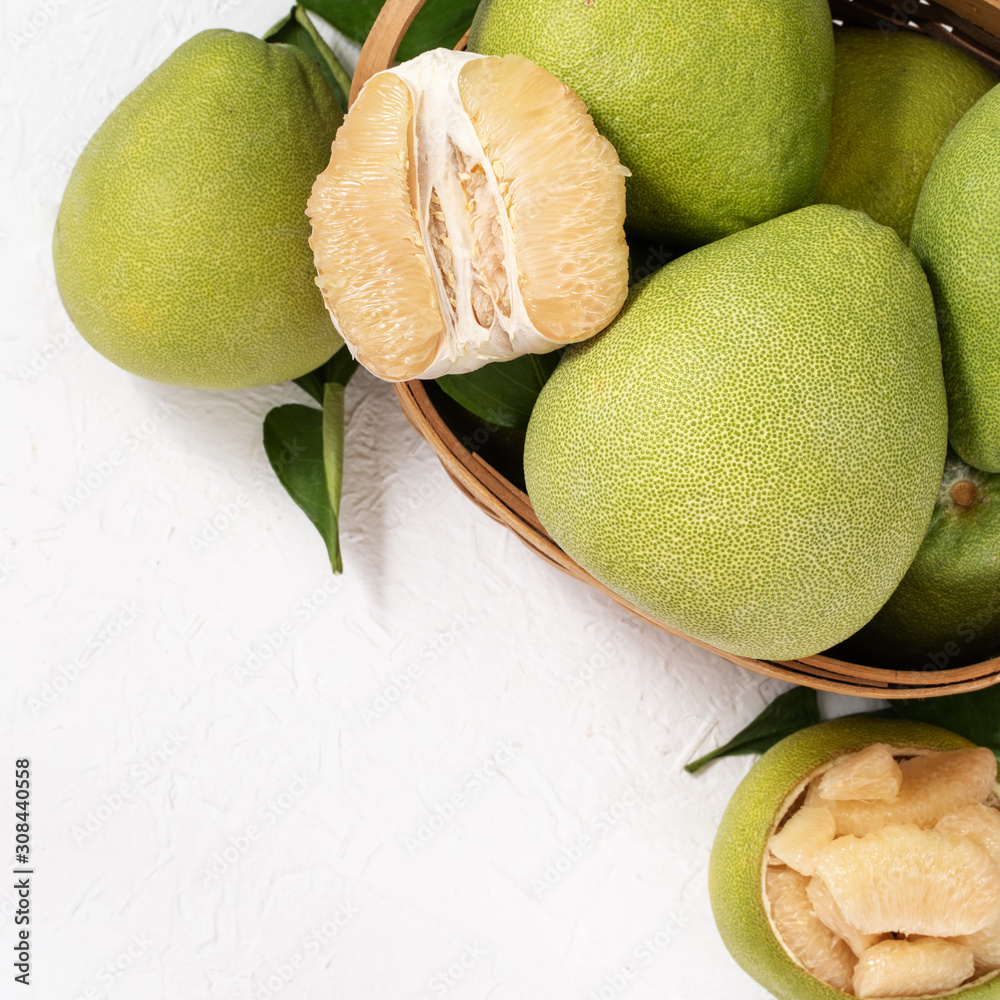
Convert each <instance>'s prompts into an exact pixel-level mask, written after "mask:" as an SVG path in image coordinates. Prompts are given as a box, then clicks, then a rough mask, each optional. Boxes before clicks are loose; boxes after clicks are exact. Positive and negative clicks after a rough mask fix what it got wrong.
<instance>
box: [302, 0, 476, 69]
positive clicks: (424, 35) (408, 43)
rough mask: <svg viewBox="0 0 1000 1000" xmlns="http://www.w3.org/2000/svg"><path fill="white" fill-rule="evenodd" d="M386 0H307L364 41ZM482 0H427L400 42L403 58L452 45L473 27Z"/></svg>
mask: <svg viewBox="0 0 1000 1000" xmlns="http://www.w3.org/2000/svg"><path fill="white" fill-rule="evenodd" d="M383 3H384V0H305V4H304V6H306V7H308V8H309V9H310V10H311V11H315V13H317V14H319V15H320V17H322V18H325V19H326V20H327V21H329V22H330V24H332V25H333V26H334V27H335V28H336V29H337V30H338V31H339V32H340V33H341V34H343V35H346V36H347V37H348V38H350V39H351V40H352V41H354V42H357V43H358V44H359V45H361V44H362V43H363V42H364V40H365V39H366V38H367V37H368V32H369V31H371V27H372V25H373V24H374V23H375V18H376V17H378V13H379V11H380V10H381V9H382V4H383ZM478 6H479V0H427V3H426V4H425V6H424V8H423V10H421V11H420V13H419V14H417V16H416V18H415V20H414V22H413V24H411V25H410V29H409V31H407V32H406V35H405V37H404V38H403V42H402V44H401V45H400V46H399V54H398V56H397V58H398V59H399V60H400V62H402V61H404V60H406V59H412V58H413V57H414V56H418V55H420V53H421V52H426V51H427V50H428V49H436V48H438V47H440V46H444V47H445V48H449V49H452V48H454V47H455V45H456V44H457V43H458V40H459V39H460V38H461V37H462V35H464V34H465V33H466V31H468V30H469V25H471V24H472V17H473V15H474V14H475V13H476V7H478Z"/></svg>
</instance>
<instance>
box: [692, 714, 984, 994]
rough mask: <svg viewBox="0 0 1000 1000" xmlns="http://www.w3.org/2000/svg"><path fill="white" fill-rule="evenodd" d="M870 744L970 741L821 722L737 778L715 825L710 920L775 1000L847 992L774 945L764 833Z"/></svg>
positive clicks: (894, 723)
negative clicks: (817, 778) (814, 783)
mask: <svg viewBox="0 0 1000 1000" xmlns="http://www.w3.org/2000/svg"><path fill="white" fill-rule="evenodd" d="M873 743H886V744H888V745H889V746H891V747H892V748H893V749H894V750H897V749H898V750H906V749H910V750H962V749H965V748H966V747H971V746H973V744H972V743H970V742H969V741H968V740H966V739H964V738H963V737H961V736H958V735H956V734H955V733H952V732H949V731H948V730H947V729H939V728H938V727H937V726H929V725H926V724H925V723H922V722H910V721H903V720H900V719H865V718H842V719H834V720H832V721H830V722H821V723H819V725H816V726H810V727H809V728H807V729H803V730H800V731H799V732H797V733H794V734H793V735H791V736H788V737H786V738H785V739H783V740H782V741H781V742H780V743H776V744H775V745H774V746H773V747H771V749H770V750H768V751H767V752H766V753H765V754H764V755H763V756H762V757H761V758H760V760H758V761H757V763H756V764H754V766H753V767H752V768H751V770H750V771H749V773H748V774H747V776H746V777H745V778H744V779H743V780H742V781H741V782H740V784H739V787H738V788H737V789H736V791H735V793H734V794H733V797H732V799H730V801H729V805H728V806H727V807H726V811H725V813H723V816H722V821H721V822H720V823H719V830H718V833H717V834H716V837H715V843H714V844H713V846H712V856H711V859H710V861H709V866H708V892H709V897H710V898H711V901H712V912H713V914H714V915H715V922H716V924H717V926H718V928H719V933H720V934H721V935H722V940H723V942H724V943H725V945H726V947H727V948H728V949H729V952H730V954H731V955H732V956H733V958H734V959H736V961H737V962H738V963H739V964H740V966H741V967H742V968H743V970H744V971H745V972H746V973H747V974H748V975H749V976H751V977H752V978H753V979H755V980H756V981H757V982H758V983H760V985H761V986H763V987H764V988H765V989H767V990H769V991H770V992H771V993H772V994H773V995H774V996H776V997H778V998H779V1000H846V998H847V996H848V995H847V994H845V993H842V992H841V991H840V990H837V989H835V988H834V987H832V986H828V985H827V984H826V983H823V982H821V981H820V980H819V979H817V978H816V977H815V976H813V975H811V974H810V973H808V972H807V971H806V970H805V969H804V968H803V967H802V966H801V965H799V964H798V963H797V962H795V961H793V960H792V958H791V957H790V956H789V955H788V953H787V952H786V951H785V949H784V948H783V947H782V945H781V944H780V943H779V942H778V938H777V936H776V935H775V933H774V931H773V929H772V928H771V924H770V921H769V919H768V915H767V912H766V911H765V909H764V890H763V880H764V867H765V865H766V864H767V853H768V849H767V841H768V838H769V837H770V836H771V834H772V833H773V832H774V830H775V825H776V822H777V821H778V819H779V818H780V817H781V816H783V815H784V813H785V811H786V810H787V809H788V807H789V806H790V805H791V804H792V802H793V801H794V800H795V798H796V797H797V795H798V794H799V793H800V792H801V791H802V789H803V788H804V787H805V785H806V784H807V782H808V780H809V779H810V778H811V777H812V776H813V775H814V774H816V773H817V772H819V771H821V770H824V769H825V767H826V766H827V765H829V764H831V763H832V762H833V761H834V760H835V758H837V757H840V756H841V755H844V754H849V753H857V751H859V750H863V749H864V748H865V747H868V746H871V745H872V744H873ZM948 995H949V996H952V995H953V994H951V993H949V994H948ZM954 996H955V997H961V1000H998V998H1000V979H997V978H996V977H994V978H993V979H992V980H991V981H989V982H987V983H982V984H980V985H978V986H975V985H973V986H970V987H967V988H966V989H964V990H959V991H956V992H955V993H954Z"/></svg>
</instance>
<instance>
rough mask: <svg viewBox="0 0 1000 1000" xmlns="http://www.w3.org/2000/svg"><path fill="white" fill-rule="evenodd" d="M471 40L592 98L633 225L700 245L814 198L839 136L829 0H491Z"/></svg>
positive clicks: (661, 237)
mask: <svg viewBox="0 0 1000 1000" xmlns="http://www.w3.org/2000/svg"><path fill="white" fill-rule="evenodd" d="M469 48H470V50H471V51H473V52H482V53H485V54H487V55H506V54H508V53H517V54H519V55H522V56H527V57H528V58H529V59H533V60H534V61H535V62H537V63H539V64H540V65H542V66H544V67H545V68H546V69H547V70H549V71H550V72H551V73H553V74H555V76H557V77H558V78H559V79H560V80H562V81H563V82H564V83H566V84H568V85H569V86H570V87H572V88H573V90H575V91H576V93H577V94H579V95H580V97H581V98H582V100H583V101H584V103H586V105H587V109H588V110H589V111H590V113H591V115H592V116H593V118H594V122H595V124H596V125H597V127H598V129H599V130H600V131H601V132H602V133H603V134H604V135H605V136H607V138H608V139H610V140H611V142H612V143H613V144H614V146H615V148H616V149H617V150H618V155H619V157H620V158H621V161H622V163H623V164H625V166H626V167H628V168H629V170H631V171H632V176H631V177H630V178H629V179H628V181H627V182H626V199H627V207H628V216H627V219H626V226H627V227H628V228H629V229H630V230H632V231H634V232H637V233H639V234H641V235H643V236H645V237H647V238H650V239H652V240H657V241H664V242H666V243H667V244H670V245H674V246H697V245H700V244H702V243H708V242H711V241H712V240H716V239H719V238H720V237H722V236H727V235H728V234H730V233H733V232H736V231H737V230H740V229H746V228H747V227H749V226H753V225H755V224H756V223H758V222H763V221H764V220H765V219H770V218H772V217H773V216H776V215H780V214H781V213H783V212H788V211H791V210H792V209H795V208H798V207H800V206H801V205H805V204H808V203H809V202H810V201H811V200H812V199H813V196H814V195H815V193H816V187H817V185H818V184H819V179H820V174H821V173H822V170H823V161H824V158H825V157H826V150H827V145H828V143H829V139H830V113H831V104H832V99H833V28H832V21H831V20H830V10H829V7H828V5H827V4H826V3H825V2H824V0H770V2H768V3H760V2H758V0H702V2H699V3H691V2H689V0H648V2H646V3H643V4H632V3H629V2H628V0H597V2H593V3H583V2H582V0H545V2H539V0H483V2H482V3H481V4H480V5H479V9H478V11H477V12H476V17H475V20H474V21H473V23H472V29H471V32H470V34H469Z"/></svg>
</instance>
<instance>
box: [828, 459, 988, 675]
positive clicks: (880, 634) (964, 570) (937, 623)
mask: <svg viewBox="0 0 1000 1000" xmlns="http://www.w3.org/2000/svg"><path fill="white" fill-rule="evenodd" d="M962 484H966V485H962ZM998 653H1000V475H991V474H990V473H986V472H980V471H979V470H978V469H973V468H971V467H970V466H968V465H966V464H965V463H964V462H963V461H962V460H961V459H960V458H958V456H957V455H955V454H954V453H951V454H949V456H948V461H947V462H946V463H945V469H944V479H943V480H942V482H941V488H940V490H939V491H938V499H937V504H936V505H935V507H934V513H933V514H932V515H931V523H930V527H929V528H928V529H927V535H926V537H925V538H924V541H923V544H922V545H921V546H920V551H919V552H917V556H916V558H915V559H914V560H913V564H912V565H911V566H910V568H909V569H908V570H907V572H906V576H904V577H903V579H902V582H901V583H900V584H899V586H898V587H897V588H896V590H895V592H894V593H893V595H892V597H890V598H889V600H888V602H887V603H886V605H885V606H884V607H883V608H882V610H881V611H880V612H879V613H878V614H877V615H876V616H875V617H874V618H873V619H872V620H871V621H870V622H869V623H868V624H867V625H866V626H865V627H864V628H863V629H862V630H861V631H860V632H858V633H857V635H855V636H852V637H851V638H850V639H848V640H847V642H846V643H844V645H843V647H842V653H840V654H837V655H840V656H841V658H842V659H847V660H852V661H854V662H861V663H869V664H871V665H872V666H877V667H891V668H893V669H896V670H918V669H921V668H923V669H926V670H942V669H944V668H945V667H960V666H964V665H965V664H968V663H975V662H977V661H979V660H985V659H988V658H989V657H991V656H996V655H997V654H998Z"/></svg>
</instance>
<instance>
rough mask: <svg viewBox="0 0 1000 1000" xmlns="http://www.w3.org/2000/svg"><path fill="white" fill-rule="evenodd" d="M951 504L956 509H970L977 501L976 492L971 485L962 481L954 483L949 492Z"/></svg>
mask: <svg viewBox="0 0 1000 1000" xmlns="http://www.w3.org/2000/svg"><path fill="white" fill-rule="evenodd" d="M950 496H951V502H952V503H953V504H955V506H957V507H971V506H972V505H973V504H974V503H975V502H976V500H977V499H978V496H979V494H978V491H977V490H976V487H975V485H974V484H973V483H970V482H969V481H968V480H967V479H962V480H960V481H959V482H957V483H955V485H954V486H952V488H951V492H950Z"/></svg>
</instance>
